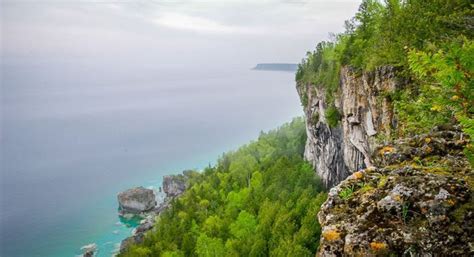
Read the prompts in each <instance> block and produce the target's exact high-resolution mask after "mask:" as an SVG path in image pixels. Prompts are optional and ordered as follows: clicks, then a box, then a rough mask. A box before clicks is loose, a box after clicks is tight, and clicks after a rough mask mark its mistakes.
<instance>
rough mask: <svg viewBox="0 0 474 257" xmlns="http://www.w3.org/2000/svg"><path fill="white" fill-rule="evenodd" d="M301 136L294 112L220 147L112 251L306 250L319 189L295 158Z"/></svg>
mask: <svg viewBox="0 0 474 257" xmlns="http://www.w3.org/2000/svg"><path fill="white" fill-rule="evenodd" d="M305 140H306V134H305V126H304V122H303V120H302V118H298V119H295V120H293V121H292V122H291V123H288V124H285V125H283V126H282V127H280V128H279V129H277V130H274V131H270V132H268V133H262V134H261V135H260V137H259V139H258V140H257V141H255V142H252V143H250V144H248V145H246V146H243V147H241V148H240V149H238V150H237V151H235V152H230V153H226V154H224V155H223V156H222V157H221V158H220V159H219V161H218V163H217V165H215V166H214V167H209V168H206V169H205V170H204V172H202V173H196V174H195V175H194V176H193V177H192V179H191V180H190V181H189V187H188V190H187V191H186V192H185V193H184V194H183V195H182V196H181V197H180V198H179V199H177V200H175V201H174V202H173V203H172V204H171V207H170V208H169V209H168V210H166V211H165V212H164V213H162V214H161V215H160V217H159V219H158V220H157V223H156V225H155V229H154V230H153V231H151V232H149V233H148V234H147V235H146V236H145V239H144V243H143V244H141V245H137V246H133V247H131V248H130V249H129V250H128V251H127V252H125V253H123V254H121V255H120V256H122V257H124V256H127V257H129V256H134V257H135V256H139V255H138V254H142V255H140V256H219V257H221V256H314V254H315V252H316V249H317V247H318V244H319V243H318V241H319V235H320V229H321V228H320V226H319V224H318V222H317V219H316V214H317V213H318V211H319V208H320V206H321V204H322V203H323V202H324V201H325V199H326V193H324V192H322V186H321V184H320V182H319V179H318V178H317V177H316V175H315V173H314V171H313V169H312V167H311V166H310V165H309V164H308V163H306V162H305V161H303V159H302V155H303V151H304V143H305ZM143 254H145V255H143Z"/></svg>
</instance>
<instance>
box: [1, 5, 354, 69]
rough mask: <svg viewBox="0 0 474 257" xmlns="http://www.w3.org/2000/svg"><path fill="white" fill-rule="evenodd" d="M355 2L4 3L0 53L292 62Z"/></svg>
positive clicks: (101, 61) (179, 64)
mask: <svg viewBox="0 0 474 257" xmlns="http://www.w3.org/2000/svg"><path fill="white" fill-rule="evenodd" d="M359 2H360V1H359V0H253V1H244V0H146V1H145V0H139V1H131V0H1V24H2V34H1V36H2V37H1V50H2V51H1V55H2V59H4V62H6V63H16V62H26V63H28V64H34V63H37V62H40V63H41V62H49V61H55V62H59V63H60V62H71V61H73V62H77V63H81V64H84V65H85V66H88V65H92V66H97V67H108V66H115V67H116V68H120V67H122V68H124V69H133V68H136V69H143V68H150V67H156V66H163V67H169V68H183V69H186V67H188V68H192V67H194V66H199V67H216V66H219V65H224V66H233V65H254V64H255V63H258V62H294V63H295V62H298V61H299V60H300V59H301V58H302V57H304V54H305V53H306V51H307V50H310V49H314V46H315V45H316V44H317V42H319V41H321V40H327V39H328V35H329V33H330V32H336V33H337V32H342V31H343V24H344V20H347V19H349V18H351V17H352V16H353V15H354V13H355V12H356V10H357V7H358V5H359Z"/></svg>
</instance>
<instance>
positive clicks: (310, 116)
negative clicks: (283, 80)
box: [297, 67, 400, 188]
mask: <svg viewBox="0 0 474 257" xmlns="http://www.w3.org/2000/svg"><path fill="white" fill-rule="evenodd" d="M340 78H341V80H340V87H339V89H338V92H337V93H335V95H334V96H335V97H334V102H329V103H328V102H326V99H327V97H326V95H327V92H326V90H325V87H324V86H318V85H311V84H306V85H301V84H299V85H297V90H298V93H299V95H300V98H301V99H302V103H303V105H304V106H303V107H304V112H305V114H306V117H307V119H306V129H307V135H308V139H307V142H306V148H305V158H306V159H307V160H308V161H310V162H311V163H312V164H313V166H314V168H315V170H316V172H317V173H318V175H319V176H320V177H321V179H322V180H323V183H324V184H325V185H326V186H327V187H328V188H330V187H332V186H334V185H336V184H337V183H339V182H340V181H342V180H343V179H345V178H346V177H347V176H348V175H350V174H351V173H352V172H354V171H357V170H360V169H363V168H366V167H371V166H372V161H371V158H370V156H371V154H372V152H373V149H374V148H375V147H376V144H375V137H376V136H377V135H381V136H384V135H390V133H391V132H392V129H393V128H394V127H395V126H396V120H395V118H394V115H393V108H392V104H391V102H390V97H389V95H390V94H391V93H393V92H394V91H395V89H396V88H397V86H399V84H400V83H399V82H398V80H397V78H396V72H395V70H394V69H393V68H391V67H381V68H379V69H377V70H375V71H373V72H364V73H361V74H360V73H357V72H356V71H354V70H352V69H350V68H349V67H344V68H342V69H341V77H340ZM330 105H334V106H335V107H336V108H337V110H338V112H339V114H340V117H341V120H340V121H339V123H338V125H337V126H335V127H331V126H330V125H329V123H328V120H327V117H326V111H327V109H328V106H330Z"/></svg>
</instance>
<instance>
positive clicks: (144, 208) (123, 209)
mask: <svg viewBox="0 0 474 257" xmlns="http://www.w3.org/2000/svg"><path fill="white" fill-rule="evenodd" d="M193 172H194V171H183V174H178V175H167V176H163V183H162V186H161V187H160V188H159V192H163V193H164V195H165V197H164V199H163V200H161V201H157V197H156V194H155V192H154V191H153V190H152V189H147V188H144V187H142V186H139V187H134V188H131V189H127V190H125V191H123V192H120V193H119V194H118V195H117V200H118V204H119V208H118V215H119V216H121V217H122V218H124V219H133V218H136V217H137V216H139V217H141V219H142V220H141V222H140V225H138V226H137V227H136V228H135V229H134V230H133V231H132V235H131V236H129V237H127V238H125V239H123V240H122V242H121V243H120V250H119V252H118V253H122V252H124V251H126V250H127V249H128V248H129V247H130V246H131V245H133V244H139V243H141V242H142V241H143V238H144V236H145V233H146V232H148V231H150V230H151V229H153V227H154V225H155V220H156V217H158V216H159V215H160V214H161V213H162V212H163V211H165V210H166V209H168V207H169V206H170V203H171V201H172V200H173V199H175V198H177V197H179V196H180V195H182V194H183V193H184V192H185V190H186V188H187V182H188V179H189V177H190V175H191V174H192V173H193ZM81 250H82V251H83V255H82V256H83V257H93V256H95V254H96V252H97V245H96V244H95V243H91V244H88V245H85V246H83V247H81Z"/></svg>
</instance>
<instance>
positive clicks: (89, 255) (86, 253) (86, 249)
mask: <svg viewBox="0 0 474 257" xmlns="http://www.w3.org/2000/svg"><path fill="white" fill-rule="evenodd" d="M81 250H82V252H83V255H82V256H83V257H93V256H94V253H95V252H96V251H97V244H95V243H92V244H88V245H84V246H83V247H81Z"/></svg>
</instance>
